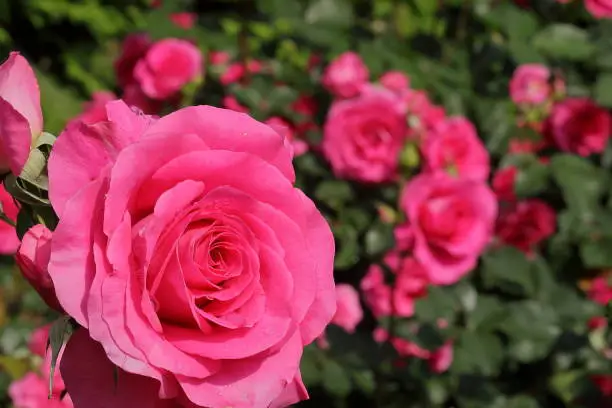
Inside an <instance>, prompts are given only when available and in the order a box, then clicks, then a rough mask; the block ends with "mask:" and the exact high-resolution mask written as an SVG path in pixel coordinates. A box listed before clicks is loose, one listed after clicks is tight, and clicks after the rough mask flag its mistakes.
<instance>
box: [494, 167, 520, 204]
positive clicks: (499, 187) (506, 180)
mask: <svg viewBox="0 0 612 408" xmlns="http://www.w3.org/2000/svg"><path fill="white" fill-rule="evenodd" d="M517 173H518V170H517V168H516V167H514V166H508V167H504V168H501V169H498V170H497V171H496V172H495V174H494V175H493V181H492V183H491V185H492V187H493V191H494V192H495V195H496V196H497V199H498V200H500V201H508V202H512V201H514V200H516V194H515V193H514V183H515V182H516V176H517Z"/></svg>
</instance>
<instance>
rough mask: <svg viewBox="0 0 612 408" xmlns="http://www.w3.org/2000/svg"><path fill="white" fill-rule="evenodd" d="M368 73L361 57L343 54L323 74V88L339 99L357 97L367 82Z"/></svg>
mask: <svg viewBox="0 0 612 408" xmlns="http://www.w3.org/2000/svg"><path fill="white" fill-rule="evenodd" d="M369 76H370V73H369V71H368V67H366V66H365V64H364V63H363V61H362V60H361V57H360V56H359V55H358V54H356V53H354V52H351V51H348V52H345V53H344V54H341V55H340V56H338V57H337V58H336V59H335V60H334V61H332V62H331V64H329V65H328V66H327V68H326V69H325V72H324V73H323V80H322V83H323V86H324V87H325V88H326V89H327V90H328V91H329V92H331V93H332V94H333V95H335V96H338V97H340V98H352V97H354V96H357V95H358V94H359V92H360V91H361V87H362V86H363V85H365V84H366V83H367V82H368V77H369Z"/></svg>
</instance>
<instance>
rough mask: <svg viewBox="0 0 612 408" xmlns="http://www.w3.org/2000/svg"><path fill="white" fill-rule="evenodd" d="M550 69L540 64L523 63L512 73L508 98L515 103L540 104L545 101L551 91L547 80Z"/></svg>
mask: <svg viewBox="0 0 612 408" xmlns="http://www.w3.org/2000/svg"><path fill="white" fill-rule="evenodd" d="M549 79H550V70H549V69H548V68H547V67H546V66H544V65H541V64H524V65H521V66H519V67H518V68H517V69H516V70H515V71H514V74H512V79H511V80H510V98H512V101H513V102H514V103H516V104H534V105H536V104H540V103H542V102H545V101H546V99H548V97H549V96H550V94H551V92H552V86H551V84H550V83H549V82H548V81H549Z"/></svg>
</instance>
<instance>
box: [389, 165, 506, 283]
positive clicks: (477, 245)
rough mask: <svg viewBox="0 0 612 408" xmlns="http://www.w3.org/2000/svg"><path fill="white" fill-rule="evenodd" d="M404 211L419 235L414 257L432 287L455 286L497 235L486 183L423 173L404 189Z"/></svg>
mask: <svg viewBox="0 0 612 408" xmlns="http://www.w3.org/2000/svg"><path fill="white" fill-rule="evenodd" d="M400 206H401V207H402V209H403V210H404V212H405V213H406V215H407V217H408V220H409V222H410V225H411V226H412V229H413V232H414V257H415V259H416V260H417V261H419V262H420V263H421V264H422V265H423V267H424V268H425V269H426V270H427V271H428V273H429V278H430V281H431V282H432V283H433V284H441V285H444V284H451V283H454V282H457V281H458V280H459V279H460V278H461V277H462V276H463V275H465V274H466V273H467V272H469V271H470V270H471V269H473V268H474V267H475V266H476V262H477V260H478V257H479V255H480V254H481V252H482V251H483V250H484V248H485V246H486V245H487V243H488V242H489V240H490V238H491V235H492V233H493V228H494V224H495V218H496V216H497V200H496V198H495V195H494V194H493V192H492V191H491V190H490V189H489V187H488V186H487V185H486V184H485V183H482V182H477V181H473V180H469V179H457V178H453V177H451V176H449V175H447V174H446V173H424V174H420V175H418V176H416V177H414V178H413V179H411V180H410V181H409V182H408V184H407V185H406V186H405V188H404V191H403V192H402V196H401V199H400Z"/></svg>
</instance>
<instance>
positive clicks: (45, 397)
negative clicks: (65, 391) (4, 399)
mask: <svg viewBox="0 0 612 408" xmlns="http://www.w3.org/2000/svg"><path fill="white" fill-rule="evenodd" d="M8 394H9V396H10V397H11V400H12V401H13V405H14V406H15V408H72V407H73V404H72V401H71V399H70V396H68V395H66V396H65V397H64V398H63V399H60V397H61V396H60V395H57V394H54V395H53V396H52V398H51V399H49V383H48V381H47V380H45V379H44V378H43V377H41V376H39V375H38V374H36V373H27V374H26V375H25V376H24V377H23V378H21V379H19V380H17V381H13V382H12V383H11V385H10V386H9V389H8Z"/></svg>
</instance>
